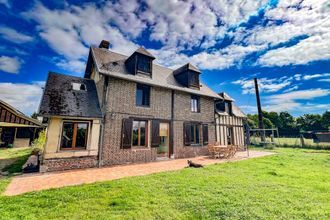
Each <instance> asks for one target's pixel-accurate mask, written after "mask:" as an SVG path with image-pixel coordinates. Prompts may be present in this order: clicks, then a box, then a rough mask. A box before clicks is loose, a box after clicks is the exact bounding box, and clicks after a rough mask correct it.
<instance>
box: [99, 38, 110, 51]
mask: <svg viewBox="0 0 330 220" xmlns="http://www.w3.org/2000/svg"><path fill="white" fill-rule="evenodd" d="M109 46H110V42H109V41H106V40H102V41H101V43H100V45H99V48H105V49H109Z"/></svg>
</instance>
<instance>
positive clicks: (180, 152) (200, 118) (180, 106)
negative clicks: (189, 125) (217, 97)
mask: <svg viewBox="0 0 330 220" xmlns="http://www.w3.org/2000/svg"><path fill="white" fill-rule="evenodd" d="M190 98H191V95H190V94H187V93H183V92H177V91H176V93H175V98H174V119H175V121H174V123H173V129H174V137H173V138H174V156H175V158H186V157H195V156H199V155H207V154H208V150H207V146H185V145H184V138H183V137H184V136H183V124H184V122H186V121H195V122H201V123H203V124H204V123H205V124H208V130H209V134H208V136H209V143H213V142H215V140H216V137H215V125H214V123H213V121H214V101H213V99H212V98H208V97H200V112H199V113H196V112H191V110H190ZM200 140H202V132H200Z"/></svg>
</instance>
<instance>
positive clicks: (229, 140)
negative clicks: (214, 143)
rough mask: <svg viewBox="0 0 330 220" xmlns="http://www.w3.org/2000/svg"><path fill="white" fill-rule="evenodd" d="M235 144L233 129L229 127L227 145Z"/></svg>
mask: <svg viewBox="0 0 330 220" xmlns="http://www.w3.org/2000/svg"><path fill="white" fill-rule="evenodd" d="M232 144H234V143H233V128H232V127H227V145H232Z"/></svg>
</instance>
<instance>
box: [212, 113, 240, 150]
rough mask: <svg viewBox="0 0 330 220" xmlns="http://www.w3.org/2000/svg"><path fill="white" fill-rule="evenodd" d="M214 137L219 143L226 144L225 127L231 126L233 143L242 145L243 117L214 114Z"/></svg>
mask: <svg viewBox="0 0 330 220" xmlns="http://www.w3.org/2000/svg"><path fill="white" fill-rule="evenodd" d="M216 125H217V126H216V137H217V142H219V143H220V145H227V127H232V128H233V138H232V139H233V145H237V146H239V147H244V135H245V134H244V129H243V119H242V118H238V117H235V116H227V115H217V116H216Z"/></svg>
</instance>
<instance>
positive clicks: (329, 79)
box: [318, 78, 330, 82]
mask: <svg viewBox="0 0 330 220" xmlns="http://www.w3.org/2000/svg"><path fill="white" fill-rule="evenodd" d="M318 81H319V82H330V78H328V79H319V80H318Z"/></svg>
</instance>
